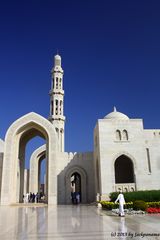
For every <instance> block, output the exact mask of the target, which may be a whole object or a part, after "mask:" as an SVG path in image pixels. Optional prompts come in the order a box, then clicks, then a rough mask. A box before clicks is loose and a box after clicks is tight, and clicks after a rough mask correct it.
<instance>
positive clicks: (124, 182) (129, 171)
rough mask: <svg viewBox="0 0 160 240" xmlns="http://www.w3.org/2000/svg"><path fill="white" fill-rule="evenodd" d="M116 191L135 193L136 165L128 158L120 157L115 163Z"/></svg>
mask: <svg viewBox="0 0 160 240" xmlns="http://www.w3.org/2000/svg"><path fill="white" fill-rule="evenodd" d="M114 170H115V185H116V191H120V190H122V191H124V192H127V191H134V190H135V178H134V165H133V162H132V160H131V159H130V158H129V157H128V156H126V155H121V156H119V157H118V158H117V159H116V161H115V163H114Z"/></svg>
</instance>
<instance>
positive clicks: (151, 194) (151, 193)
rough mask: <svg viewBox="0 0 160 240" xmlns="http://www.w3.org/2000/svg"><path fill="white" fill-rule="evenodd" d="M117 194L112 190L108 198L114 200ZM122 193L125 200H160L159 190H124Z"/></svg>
mask: <svg viewBox="0 0 160 240" xmlns="http://www.w3.org/2000/svg"><path fill="white" fill-rule="evenodd" d="M118 194H119V193H118V192H112V193H111V194H110V199H111V201H112V202H114V201H115V200H116V198H117V196H118ZM123 194H124V198H125V201H126V202H133V201H136V200H143V201H145V202H159V201H160V190H147V191H135V192H125V193H123Z"/></svg>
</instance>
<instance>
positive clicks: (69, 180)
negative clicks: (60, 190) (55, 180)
mask: <svg viewBox="0 0 160 240" xmlns="http://www.w3.org/2000/svg"><path fill="white" fill-rule="evenodd" d="M65 184H66V189H65V190H66V193H65V202H66V203H67V204H72V203H73V199H72V192H75V193H78V194H79V196H78V198H79V202H81V203H87V190H88V189H87V175H86V172H85V171H84V169H82V168H81V167H79V166H76V167H72V168H70V169H69V170H68V171H67V173H66V177H65ZM75 196H76V195H75ZM75 202H76V200H75Z"/></svg>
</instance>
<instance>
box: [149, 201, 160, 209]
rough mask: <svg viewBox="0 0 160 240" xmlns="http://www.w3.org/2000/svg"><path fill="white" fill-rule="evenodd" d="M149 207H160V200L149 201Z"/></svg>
mask: <svg viewBox="0 0 160 240" xmlns="http://www.w3.org/2000/svg"><path fill="white" fill-rule="evenodd" d="M147 206H148V207H152V208H160V202H147Z"/></svg>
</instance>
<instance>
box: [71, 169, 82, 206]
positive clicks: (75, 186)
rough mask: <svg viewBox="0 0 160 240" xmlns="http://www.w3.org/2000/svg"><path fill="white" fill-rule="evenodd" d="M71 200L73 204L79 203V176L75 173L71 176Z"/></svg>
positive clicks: (80, 194) (80, 195)
mask: <svg viewBox="0 0 160 240" xmlns="http://www.w3.org/2000/svg"><path fill="white" fill-rule="evenodd" d="M71 198H72V203H73V204H79V203H81V198H82V192H81V176H80V174H79V173H77V172H74V173H73V174H72V176H71Z"/></svg>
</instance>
